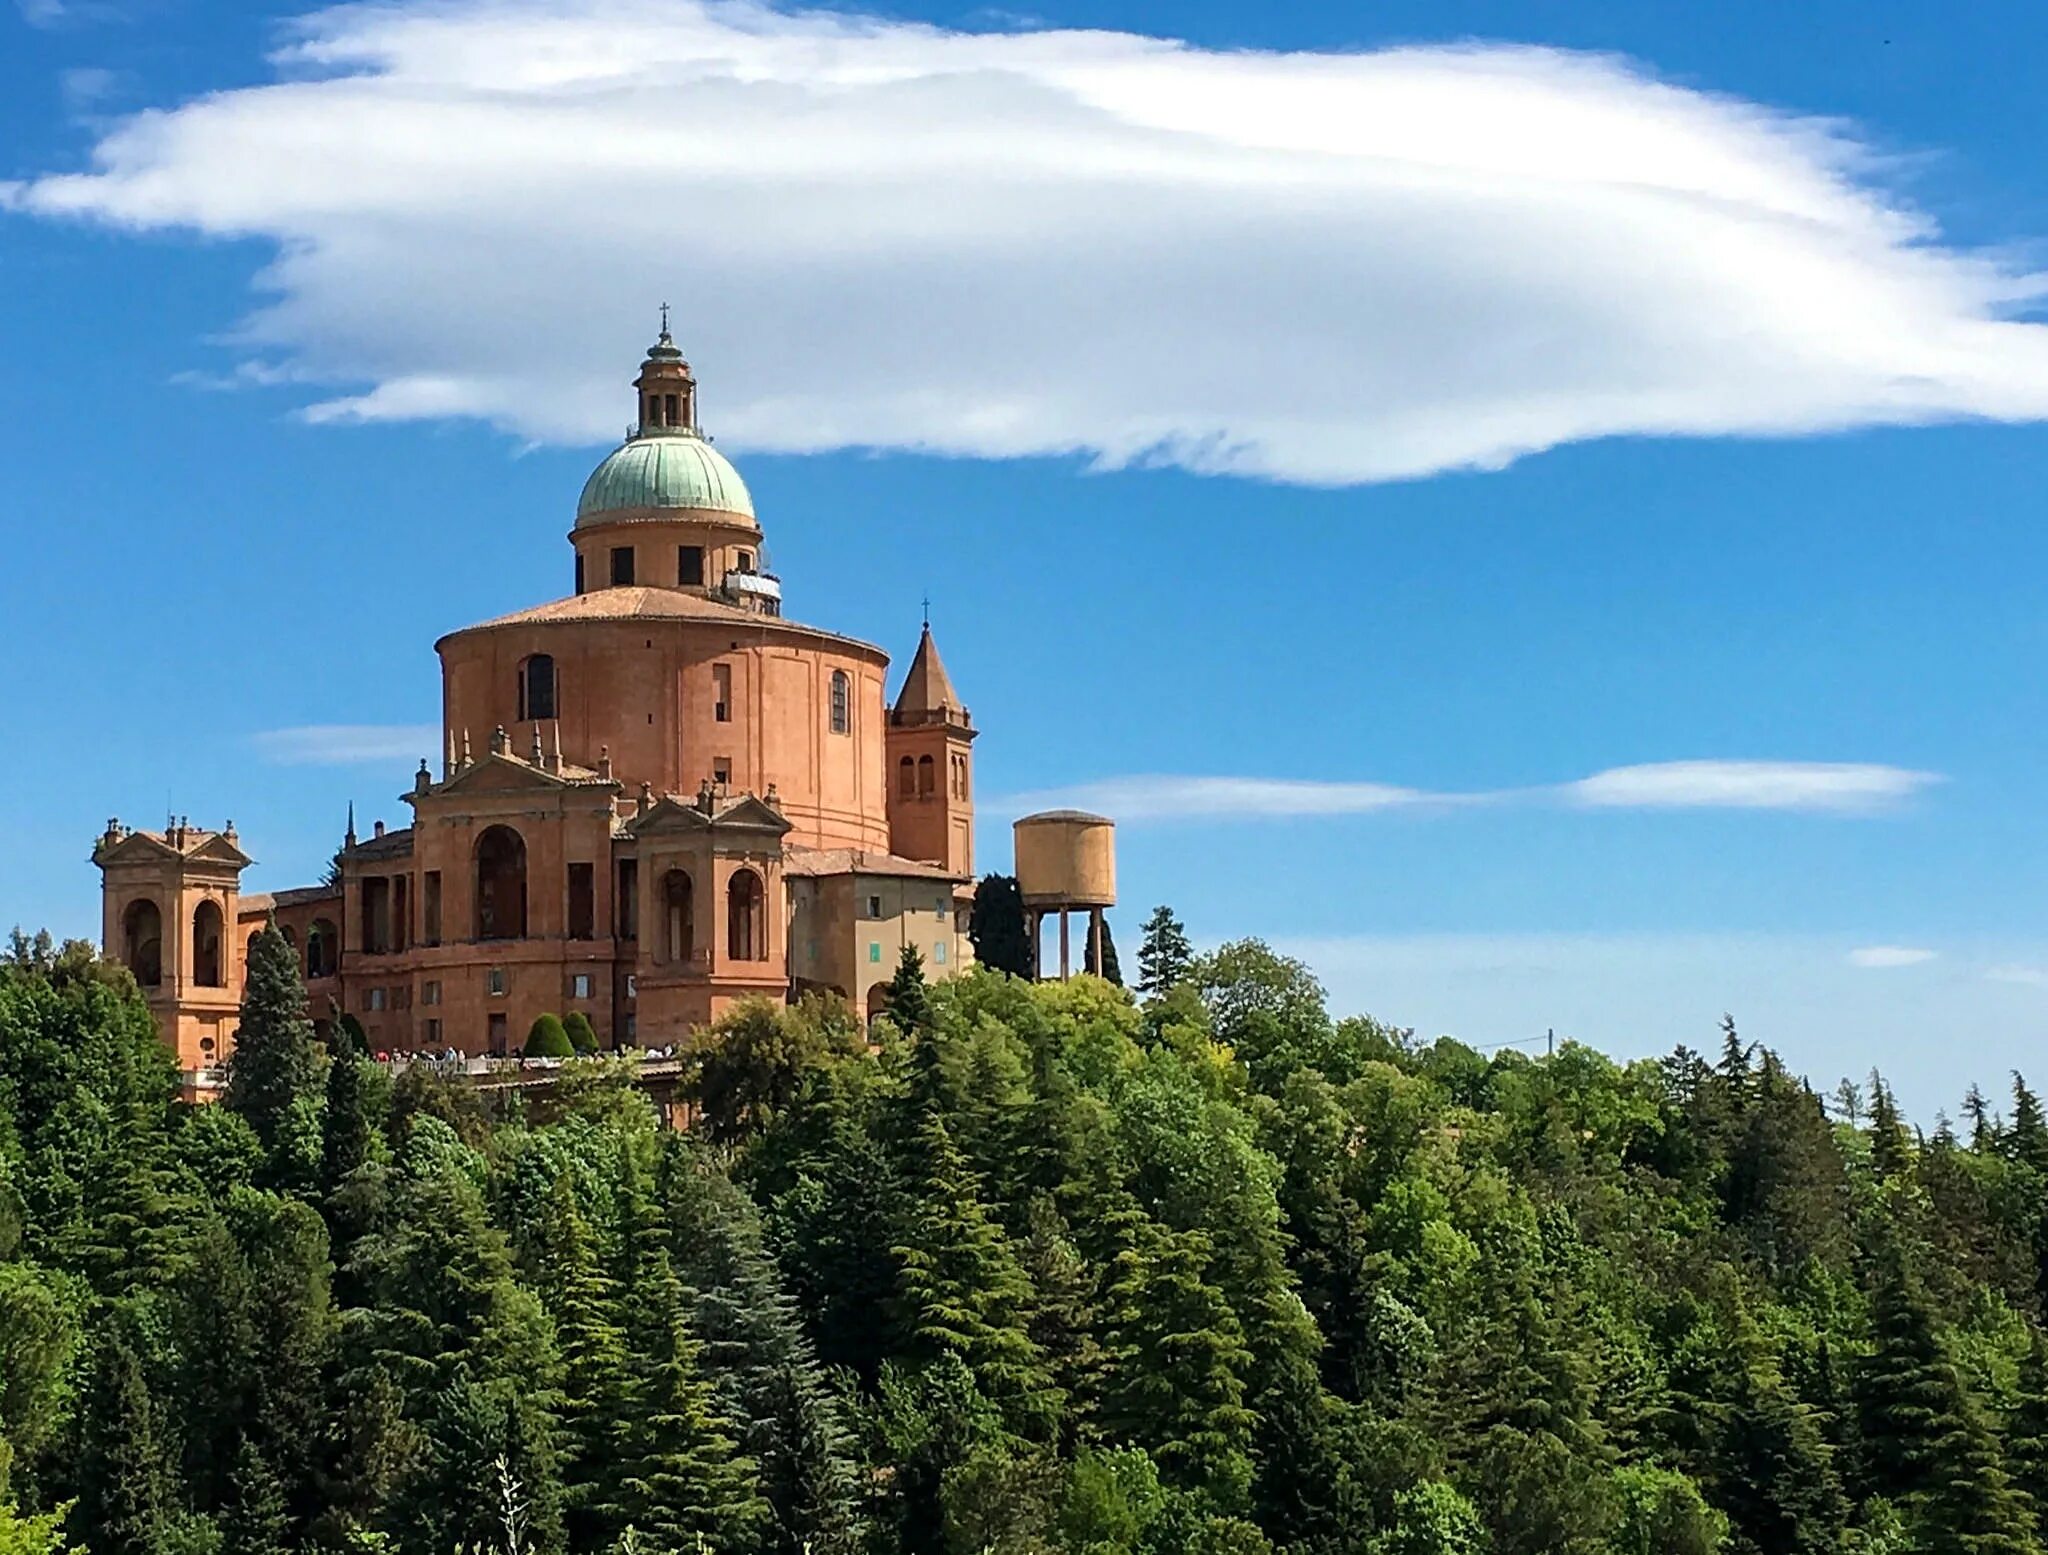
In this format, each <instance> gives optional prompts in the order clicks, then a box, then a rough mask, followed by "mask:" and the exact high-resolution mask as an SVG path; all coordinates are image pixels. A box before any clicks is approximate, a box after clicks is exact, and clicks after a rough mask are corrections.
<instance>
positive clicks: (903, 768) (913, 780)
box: [896, 756, 917, 799]
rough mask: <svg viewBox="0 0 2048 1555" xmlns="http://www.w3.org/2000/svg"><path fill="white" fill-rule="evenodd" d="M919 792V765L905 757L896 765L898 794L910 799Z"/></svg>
mask: <svg viewBox="0 0 2048 1555" xmlns="http://www.w3.org/2000/svg"><path fill="white" fill-rule="evenodd" d="M916 792H917V763H916V762H914V761H912V760H911V759H910V758H909V757H908V756H905V757H904V758H903V759H902V760H901V761H899V762H897V763H896V793H897V796H898V797H899V798H902V799H908V798H910V797H911V796H912V795H914V794H915V793H916Z"/></svg>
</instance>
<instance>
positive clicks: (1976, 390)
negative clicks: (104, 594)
mask: <svg viewBox="0 0 2048 1555" xmlns="http://www.w3.org/2000/svg"><path fill="white" fill-rule="evenodd" d="M276 65H277V72H278V79H277V80H276V81H275V82H274V83H273V84H270V85H267V86H263V87H257V88H249V89H244V90H235V91H228V92H223V93H219V94H216V95H213V96H209V97H204V98H199V99H195V100H193V101H191V102H188V103H185V104H183V105H181V106H176V107H172V108H170V109H168V110H164V111H159V112H152V113H147V114H142V115H139V116H137V117H135V118H133V119H130V120H128V121H126V122H125V123H123V124H121V125H119V126H118V127H116V128H115V129H114V130H113V131H112V132H111V133H109V134H108V135H107V137H106V138H105V139H104V141H103V142H102V143H101V144H100V145H99V146H98V148H97V151H96V155H95V160H94V163H93V167H92V170H90V171H87V172H84V173H80V174H76V175H66V176H51V177H47V178H43V179H40V180H36V181H33V182H30V183H27V184H25V185H19V186H15V187H14V188H13V189H11V190H7V191H0V192H4V193H5V194H6V196H7V203H9V204H11V205H13V206H14V207H16V208H17V209H22V210H27V211H29V212H34V213H41V214H44V215H48V216H53V217H58V216H70V217H78V218H87V219H95V220H99V221H103V222H108V223H114V224H119V225H123V226H129V227H135V228H144V229H148V228H181V229H197V230H198V231H200V232H202V233H207V234H218V235H222V236H256V237H259V238H267V239H270V240H272V241H274V242H275V243H276V244H277V258H276V260H275V262H274V264H273V265H272V266H271V268H270V270H269V271H268V273H267V274H266V276H265V277H264V278H263V284H264V286H265V287H266V289H267V290H270V289H274V295H275V300H274V301H272V302H269V303H268V304H266V305H265V306H263V307H262V308H261V309H260V310H259V311H258V312H256V313H255V314H254V316H253V317H252V318H251V319H250V320H249V321H248V324H247V327H246V330H245V331H244V334H243V337H242V338H243V340H244V342H245V344H246V347H247V350H248V354H249V357H250V362H251V364H253V366H252V367H251V369H250V370H251V371H252V372H253V373H254V374H255V375H259V376H265V377H274V376H275V375H276V374H277V373H279V372H280V371H281V372H284V373H286V374H289V375H291V376H293V377H296V378H298V379H300V380H302V381H304V382H306V383H308V384H312V385H324V386H327V387H326V391H325V392H328V393H329V394H331V395H332V396H334V397H330V398H327V399H324V400H321V401H319V402H318V403H316V404H314V405H312V406H311V407H310V413H311V414H313V415H315V416H321V417H329V418H358V419H367V420H384V419H408V418H420V417H440V416H450V415H467V416H481V417H483V418H486V419H488V420H490V421H492V422H494V423H496V424H498V425H500V426H502V427H504V428H506V429H507V430H509V431H511V432H514V433H516V434H519V435H521V436H525V437H530V438H537V439H542V440H548V441H575V442H583V441H596V440H600V439H606V438H609V437H612V436H615V435H616V433H617V431H618V429H619V424H620V422H621V421H622V418H623V411H622V401H621V390H620V379H621V376H622V373H621V366H622V363H627V362H630V361H631V360H632V359H633V355H634V353H635V351H636V350H637V348H638V347H639V346H640V345H642V344H644V339H643V337H644V336H645V335H646V334H647V333H648V330H649V326H650V324H651V320H652V314H653V305H654V304H655V303H656V302H657V301H660V300H663V299H667V300H669V301H672V302H674V303H675V304H676V306H677V325H678V329H677V333H678V335H679V337H680V338H681V341H682V343H683V345H684V346H685V348H686V349H687V351H688V353H689V355H690V356H691V358H692V360H693V361H694V362H695V364H696V366H697V368H698V372H699V375H700V377H701V378H702V379H703V380H704V384H705V390H704V405H705V414H706V419H707V421H708V422H709V423H710V425H711V426H712V428H713V430H714V431H716V432H718V433H719V434H720V435H721V436H722V437H723V439H724V440H725V441H726V442H727V443H728V444H729V445H732V446H738V447H742V448H756V449H776V450H788V451H811V450H820V449H828V448H838V447H848V446H854V447H876V448H914V449H924V450H931V451H938V452H944V453H950V454H965V455H978V456H1011V455H1022V454H1043V453H1079V454H1083V455H1086V456H1089V457H1092V458H1093V459H1094V460H1095V461H1097V462H1099V463H1102V464H1111V465H1114V464H1127V463H1133V462H1147V461H1154V462H1171V463H1176V464H1180V465H1183V466H1186V467H1188V468H1191V469H1196V470H1202V471H1223V472H1231V473H1238V474H1246V475H1257V476H1265V477H1271V478H1278V479H1283V480H1292V481H1305V482H1321V483H1344V482H1356V481H1371V480H1381V479H1388V478H1395V477H1402V476H1414V475H1422V474H1427V473H1430V472H1433V471H1438V470H1445V469H1453V468H1459V467H1491V466H1498V465H1501V464H1504V463H1506V462H1508V461H1510V460H1512V459H1514V458H1516V457H1517V456H1519V455H1522V454H1525V453H1529V452H1532V451H1535V450H1539V449H1543V448H1548V447H1552V446H1554V445H1556V444H1559V443H1565V442H1570V441H1574V440H1578V439H1584V438H1593V437H1603V436H1612V435H1615V434H1623V433H1634V434H1694V435H1702V434H1717V433H1750V434H1766V435H1774V434H1796V433H1804V432H1812V431H1819V430H1827V429H1833V428H1842V427H1849V426H1856V425H1865V424H1872V423H1901V422H1917V421H1928V420H1934V419H1941V418H1950V417H1990V418H1998V419H2009V420H2020V419H2031V418H2037V417H2041V416H2043V415H2048V328H2044V327H2043V326H2041V325H2038V324H2034V323H2030V322H2026V321H2025V320H2024V318H2023V317H2022V316H2021V315H2020V310H2021V309H2023V308H2025V307H2027V306H2028V305H2030V304H2031V303H2032V302H2033V301H2035V300H2036V299H2037V298H2038V297H2039V295H2040V294H2041V293H2042V291H2043V289H2044V288H2043V284H2042V278H2041V277H2040V276H2036V275H2029V274H2022V273H2020V272H2018V271H2017V270H2016V269H2014V268H2013V267H2011V266H2010V265H2006V264H2002V263H2000V262H1997V261H1996V260H1994V259H1991V258H1988V257H1985V256H1979V255H1971V254H1966V253H1962V252H1959V251H1958V250H1956V249H1955V248H1953V247H1951V246H1945V245H1944V244H1943V243H1942V241H1941V239H1940V235H1939V233H1938V232H1937V231H1936V230H1935V229H1934V228H1933V226H1932V225H1931V224H1930V222H1929V221H1928V220H1927V219H1925V218H1924V217H1923V216H1921V215H1919V214H1918V213H1916V212H1915V211H1914V210H1912V209H1911V208H1909V207H1908V206H1907V205H1906V204H1905V203H1904V202H1903V201H1902V200H1900V199H1899V198H1898V197H1897V196H1896V195H1895V194H1894V193H1893V192H1892V191H1890V190H1889V189H1887V188H1886V187H1885V185H1884V184H1883V183H1882V181H1881V178H1880V169H1879V168H1878V166H1877V164H1876V162H1875V160H1874V159H1873V158H1872V157H1871V156H1870V155H1869V154H1868V153H1867V152H1866V151H1865V149H1864V148H1863V147H1862V146H1861V145H1859V144H1858V143H1857V142H1856V141H1855V140H1854V139H1853V138H1852V137H1851V136H1850V135H1849V134H1848V133H1847V132H1846V131H1844V130H1843V129H1841V128H1840V127H1838V126H1833V125H1829V124H1825V123H1820V122H1817V121H1815V120H1812V119H1804V118H1798V117H1793V116H1790V115H1787V114H1784V113H1778V112H1774V111H1771V110H1768V109H1765V108H1761V107H1758V106H1755V105H1753V104H1749V103H1745V102H1741V101H1737V100H1732V99H1729V98H1726V97H1716V96H1709V95H1706V94H1704V93H1701V92H1698V91H1692V90H1686V89H1682V88H1679V87H1675V86H1672V85H1669V84H1667V83H1663V82H1660V81H1658V80H1656V79H1654V78H1653V77H1651V76H1649V75H1647V74H1645V73H1644V72H1643V71H1641V70H1639V69H1637V68H1635V67H1633V66H1631V65H1630V64H1628V63H1626V62H1624V61H1620V60H1616V59H1611V58H1604V57H1591V56H1584V55H1574V54H1566V53H1560V52H1557V51H1552V50H1545V49H1534V48H1512V47H1493V46H1465V47H1456V48H1401V49H1388V50H1382V51H1379V52H1374V53H1360V54H1273V53H1228V54H1225V53H1214V52H1205V51H1203V50H1200V49H1196V48H1191V47H1187V46H1184V45H1181V44H1178V43H1174V42H1171V41H1167V40H1160V39H1153V38H1143V37H1135V36H1129V35H1124V34H1116V33H1103V32H1074V31H1037V32H1009V33H993V34H983V33H967V32H956V31H947V30H943V29H938V28H933V27H927V26H919V25H912V24H907V23H902V22H895V21H884V20H877V19H871V18H863V17H856V16H847V15H838V14H828V13H823V12H789V11H777V10H772V9H768V8H765V7H762V6H759V5H754V4H720V3H697V4H690V3H676V0H658V3H655V0H585V3H578V4H569V3H559V0H557V3H547V0H438V3H432V4H412V5H408V4H403V3H397V4H388V5H365V6H349V7H342V8H338V9H334V10H329V11H325V12H321V13H318V14H316V15H314V16H312V17H311V18H309V19H308V20H306V21H305V22H304V23H302V24H301V26H300V29H299V31H298V32H297V34H296V35H295V37H294V41H293V42H292V43H291V45H290V46H289V47H288V48H286V49H285V50H284V51H283V52H281V53H280V55H279V56H278V57H277V60H276Z"/></svg>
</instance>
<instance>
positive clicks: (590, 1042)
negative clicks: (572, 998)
mask: <svg viewBox="0 0 2048 1555" xmlns="http://www.w3.org/2000/svg"><path fill="white" fill-rule="evenodd" d="M562 1029H563V1031H565V1032H567V1033H568V1036H569V1046H571V1047H573V1048H574V1049H575V1050H576V1051H577V1052H578V1053H580V1054H583V1055H585V1056H586V1057H587V1056H588V1055H589V1054H592V1053H595V1052H596V1051H597V1028H596V1027H594V1026H592V1025H591V1024H590V1017H589V1016H588V1015H585V1014H584V1013H583V1012H582V1011H581V1010H571V1011H570V1012H569V1013H568V1014H567V1015H565V1016H563V1017H562Z"/></svg>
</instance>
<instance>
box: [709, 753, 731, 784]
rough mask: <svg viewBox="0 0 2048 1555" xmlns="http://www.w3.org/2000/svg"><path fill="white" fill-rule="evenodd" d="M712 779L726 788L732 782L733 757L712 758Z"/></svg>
mask: <svg viewBox="0 0 2048 1555" xmlns="http://www.w3.org/2000/svg"><path fill="white" fill-rule="evenodd" d="M711 781H712V782H714V783H716V784H717V785H718V786H719V787H720V788H725V787H727V786H729V785H730V784H731V782H732V757H730V756H714V757H713V758H712V759H711Z"/></svg>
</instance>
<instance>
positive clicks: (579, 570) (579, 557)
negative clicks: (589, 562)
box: [576, 551, 583, 594]
mask: <svg viewBox="0 0 2048 1555" xmlns="http://www.w3.org/2000/svg"><path fill="white" fill-rule="evenodd" d="M576 592H577V593H579V594H581V593H582V592H583V553H582V552H581V551H578V552H577V553H576Z"/></svg>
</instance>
